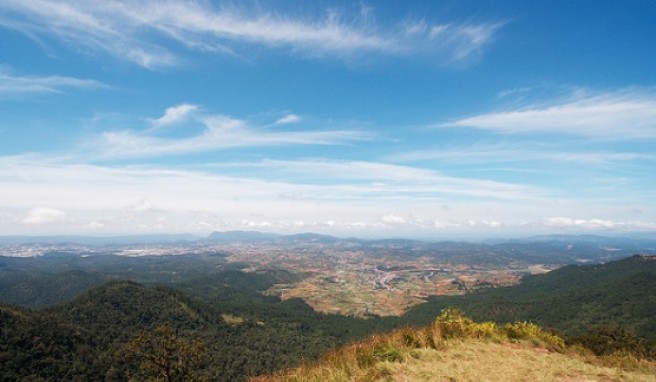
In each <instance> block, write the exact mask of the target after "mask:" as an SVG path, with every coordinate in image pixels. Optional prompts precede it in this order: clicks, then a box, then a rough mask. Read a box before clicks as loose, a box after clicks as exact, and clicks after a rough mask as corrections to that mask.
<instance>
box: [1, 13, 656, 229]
mask: <svg viewBox="0 0 656 382" xmlns="http://www.w3.org/2000/svg"><path fill="white" fill-rule="evenodd" d="M655 168H656V2H654V1H651V0H648V1H640V0H635V1H630V2H625V1H619V0H617V1H606V0H596V1H585V0H581V1H565V0H562V1H561V0H550V1H546V0H545V1H525V0H509V1H503V2H500V1H496V0H495V1H491V0H490V1H488V0H476V1H474V0H452V1H449V0H435V1H419V0H418V1H412V2H399V1H391V0H389V1H385V0H381V1H324V0H318V1H291V0H277V1H259V2H255V1H253V2H251V1H234V2H223V1H209V0H207V1H203V0H197V1H194V0H191V1H178V0H162V1H146V0H141V1H140V0H132V1H127V0H116V1H105V0H86V1H83V2H79V1H72V0H71V1H69V0H58V1H56V0H30V1H24V0H3V1H2V2H0V235H58V234H76V235H90V236H111V235H124V234H154V233H191V234H197V235H205V234H208V233H210V232H213V231H228V230H259V231H267V232H277V233H298V232H318V233H324V234H331V235H338V236H357V237H384V236H402V237H423V238H448V237H461V236H484V237H497V236H504V237H511V236H521V235H533V234H550V233H577V234H578V233H594V234H598V233H602V234H626V233H633V232H641V233H650V232H652V233H656V171H654V169H655Z"/></svg>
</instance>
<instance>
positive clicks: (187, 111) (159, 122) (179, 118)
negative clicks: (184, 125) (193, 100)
mask: <svg viewBox="0 0 656 382" xmlns="http://www.w3.org/2000/svg"><path fill="white" fill-rule="evenodd" d="M197 110H198V106H197V105H192V104H188V103H183V104H180V105H176V106H171V107H169V108H167V109H166V110H165V111H164V115H163V116H161V117H159V118H157V119H154V120H152V124H153V126H154V127H156V128H157V127H162V126H167V125H172V124H175V123H180V122H183V121H185V120H186V119H187V118H189V117H190V116H191V115H192V114H193V113H194V112H196V111H197Z"/></svg>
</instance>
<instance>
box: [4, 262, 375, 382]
mask: <svg viewBox="0 0 656 382" xmlns="http://www.w3.org/2000/svg"><path fill="white" fill-rule="evenodd" d="M276 277H279V276H276ZM271 282H272V280H271V279H269V278H268V277H267V276H266V275H253V274H244V273H241V272H231V271H228V272H224V273H218V274H216V275H215V276H213V277H209V278H208V277H203V278H201V279H198V280H196V281H194V282H192V283H190V284H187V285H186V286H183V287H181V288H182V289H185V288H192V287H193V286H194V285H197V286H198V285H213V287H211V288H208V290H203V289H202V288H200V287H198V288H196V290H197V293H196V295H192V294H186V293H184V292H181V291H180V290H176V289H172V288H169V287H163V286H146V285H142V284H139V283H135V282H127V281H122V282H111V283H108V284H105V285H103V286H101V287H99V288H96V289H93V290H91V291H89V292H86V293H84V294H82V295H81V296H79V297H77V298H75V299H74V300H72V301H70V302H67V303H62V304H59V305H57V306H54V307H50V308H48V309H44V310H38V311H35V310H27V309H20V308H16V307H12V306H6V305H4V306H0V315H1V316H0V317H1V318H2V320H0V333H1V334H0V335H1V338H2V343H1V345H0V363H1V364H2V365H3V368H2V370H1V371H0V380H3V381H19V380H20V381H24V380H26V378H27V379H28V380H29V378H32V379H33V380H62V379H67V380H69V379H70V380H81V381H93V380H97V381H100V380H103V381H122V380H126V379H127V378H128V377H130V376H136V377H137V379H140V378H146V375H144V374H143V373H144V371H143V368H142V367H141V363H142V362H143V360H140V359H135V358H134V357H132V356H131V355H130V354H131V353H134V347H135V346H136V345H135V343H139V341H141V340H140V339H143V338H153V333H158V331H159V332H161V331H162V330H163V331H164V332H166V331H167V330H169V331H170V332H171V333H174V335H172V340H173V339H175V341H178V342H179V341H182V342H180V343H187V344H191V343H195V344H199V346H198V349H202V353H203V354H205V356H204V357H203V360H202V362H201V363H199V364H198V365H197V366H195V367H194V373H195V375H196V376H197V377H199V378H200V377H207V378H209V379H211V380H217V381H234V380H240V379H243V378H245V377H246V376H247V375H257V374H264V373H270V372H273V371H275V370H279V369H280V368H286V367H292V366H296V365H298V364H299V363H300V362H302V361H303V360H308V359H315V358H317V357H318V356H319V355H320V354H321V353H323V352H325V351H327V350H328V349H330V348H333V347H335V346H338V345H340V344H343V343H345V342H346V341H349V340H353V339H356V338H361V337H363V336H365V335H366V334H368V333H370V332H371V330H372V327H373V325H371V322H368V321H366V320H363V319H355V318H350V317H343V316H333V315H324V314H319V313H316V312H314V311H313V310H312V309H311V308H310V307H309V306H307V305H306V304H305V303H304V302H303V301H301V300H289V301H285V302H281V301H280V300H279V299H278V298H276V297H266V296H263V295H262V294H261V293H259V289H258V288H266V287H267V285H269V284H270V283H271ZM246 284H248V287H246ZM192 289H193V288H192ZM255 296H256V297H255ZM155 337H156V336H155ZM173 337H174V338H173ZM135 341H136V342H135ZM126 349H127V350H126ZM137 358H138V357H137Z"/></svg>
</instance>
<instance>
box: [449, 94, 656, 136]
mask: <svg viewBox="0 0 656 382" xmlns="http://www.w3.org/2000/svg"><path fill="white" fill-rule="evenodd" d="M440 126H441V127H451V128H453V127H468V128H474V129H480V130H489V131H493V132H497V133H503V134H531V133H549V134H553V133H558V134H564V135H573V136H583V137H593V138H600V139H613V140H615V139H619V140H625V139H644V138H648V139H654V138H656V94H654V93H653V92H642V91H637V90H634V89H630V90H620V91H615V92H610V93H602V94H596V95H589V94H585V95H583V96H575V97H574V98H573V99H569V100H566V101H559V102H553V103H551V104H547V105H540V106H527V107H524V108H520V109H516V110H510V111H498V112H491V113H487V114H480V115H476V116H473V117H467V118H463V119H459V120H456V121H454V122H450V123H445V124H442V125H440Z"/></svg>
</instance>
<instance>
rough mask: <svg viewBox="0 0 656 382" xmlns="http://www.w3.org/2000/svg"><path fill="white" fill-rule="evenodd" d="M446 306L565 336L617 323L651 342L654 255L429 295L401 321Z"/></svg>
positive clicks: (654, 332) (420, 318)
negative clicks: (462, 292) (482, 288)
mask: <svg viewBox="0 0 656 382" xmlns="http://www.w3.org/2000/svg"><path fill="white" fill-rule="evenodd" d="M448 306H457V307H459V308H461V309H462V310H463V311H464V312H465V313H466V314H468V315H470V316H471V317H473V318H475V319H477V320H492V321H496V322H512V321H516V320H526V321H531V322H535V323H537V324H539V325H542V326H545V327H549V328H554V329H557V330H559V331H562V332H565V333H568V334H580V333H583V332H587V331H589V330H590V329H591V328H593V327H595V326H600V325H621V326H622V327H623V328H624V329H626V330H628V331H629V332H630V333H633V334H636V335H638V336H641V337H645V338H651V339H656V320H654V317H656V257H654V256H633V257H629V258H626V259H623V260H619V261H614V262H609V263H606V264H595V265H569V266H565V267H562V268H560V269H557V270H554V271H551V272H549V273H546V274H543V275H534V276H526V277H524V278H523V280H522V282H521V283H520V284H518V285H515V286H512V287H506V288H499V289H491V290H485V291H481V292H478V293H472V294H468V295H464V296H444V297H434V298H431V299H430V300H429V301H428V302H426V303H423V304H420V305H416V306H415V307H413V308H411V309H410V310H409V311H408V312H407V313H406V314H405V315H404V316H403V318H402V320H403V321H405V322H408V323H412V324H417V325H419V324H421V325H424V324H428V323H429V322H431V320H433V319H434V318H435V316H436V315H437V314H438V313H439V311H440V310H441V309H443V308H445V307H448Z"/></svg>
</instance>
